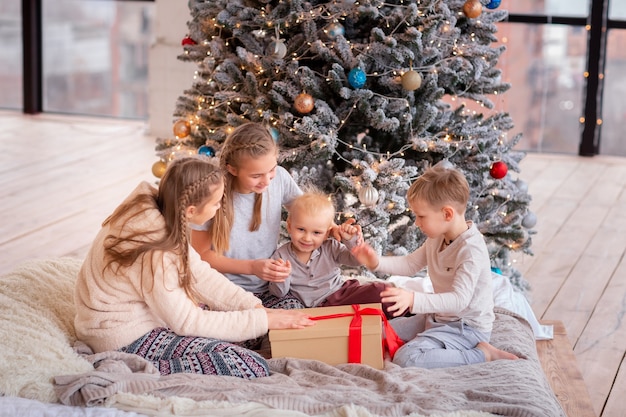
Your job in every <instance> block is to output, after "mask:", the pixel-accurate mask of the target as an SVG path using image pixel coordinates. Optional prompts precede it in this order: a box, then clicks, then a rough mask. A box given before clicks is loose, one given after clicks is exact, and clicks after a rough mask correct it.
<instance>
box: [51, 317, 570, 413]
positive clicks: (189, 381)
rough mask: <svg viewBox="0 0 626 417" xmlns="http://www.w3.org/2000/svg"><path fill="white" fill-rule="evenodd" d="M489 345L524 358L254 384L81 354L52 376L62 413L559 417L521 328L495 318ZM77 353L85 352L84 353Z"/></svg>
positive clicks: (296, 369) (292, 371) (282, 367)
mask: <svg viewBox="0 0 626 417" xmlns="http://www.w3.org/2000/svg"><path fill="white" fill-rule="evenodd" d="M492 343H493V344H494V345H495V346H497V347H499V348H500V349H504V350H507V351H509V352H513V353H515V354H517V355H518V356H520V357H522V358H524V359H521V360H516V361H507V360H502V361H494V362H489V363H483V364H477V365H469V366H461V367H456V368H446V369H435V370H428V369H418V368H401V367H398V366H396V365H394V364H393V363H391V362H388V361H386V363H385V369H383V370H375V369H372V368H370V367H368V366H362V365H355V364H346V365H339V366H329V365H326V364H324V363H321V362H318V361H311V360H302V359H288V358H287V359H271V360H270V361H269V363H270V369H271V371H272V375H271V376H269V377H266V378H260V379H256V380H243V379H239V378H234V377H224V376H209V375H195V374H174V375H167V376H160V375H159V374H158V372H157V371H156V369H155V368H154V367H153V366H152V365H151V364H150V363H148V362H147V361H144V360H143V359H141V358H139V357H137V356H134V355H129V354H124V353H120V352H104V353H100V354H95V355H94V354H91V353H90V352H88V351H84V350H83V351H82V352H80V353H81V354H82V355H83V356H84V357H85V358H86V359H87V360H89V361H90V362H92V363H93V365H94V370H93V371H92V372H88V373H84V374H79V375H66V376H58V377H56V378H55V390H56V392H57V394H58V396H59V399H60V400H61V402H62V403H64V404H68V405H87V406H93V405H102V404H105V402H106V401H107V399H108V398H110V397H112V396H114V395H115V394H117V393H122V392H123V393H129V394H141V395H144V394H146V395H149V396H152V397H157V398H169V397H172V396H175V397H182V398H188V399H191V400H194V401H206V400H213V401H227V402H228V403H231V404H241V403H247V402H255V403H260V404H263V405H264V406H267V407H271V408H275V409H281V410H293V411H294V412H296V411H297V412H300V413H306V414H310V415H314V414H322V413H326V412H329V411H331V410H335V409H337V408H338V407H341V406H343V405H345V404H353V405H355V406H358V407H362V408H364V409H365V410H367V411H368V412H369V413H370V414H371V415H377V416H406V415H409V414H412V413H419V414H423V415H431V414H443V413H449V412H453V411H457V410H476V411H482V412H489V413H493V414H498V415H505V416H513V417H518V416H519V417H526V416H528V417H531V416H532V417H546V416H550V417H565V414H564V412H563V410H562V408H561V407H560V405H559V403H558V401H557V399H556V397H555V396H554V394H553V392H552V390H551V389H550V386H549V384H548V382H547V380H546V378H545V376H544V374H543V371H542V369H541V365H540V363H539V361H538V358H537V351H536V348H535V340H534V336H533V333H532V331H531V329H530V327H529V326H528V324H527V323H526V322H525V321H523V319H520V318H519V317H516V316H515V315H513V314H512V313H509V312H506V311H504V310H499V311H498V312H497V314H496V322H495V325H494V331H493V335H492ZM83 349H84V346H83Z"/></svg>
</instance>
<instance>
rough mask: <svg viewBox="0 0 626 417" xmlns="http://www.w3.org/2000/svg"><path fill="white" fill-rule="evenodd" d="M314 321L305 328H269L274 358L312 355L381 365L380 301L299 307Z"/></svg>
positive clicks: (326, 359)
mask: <svg viewBox="0 0 626 417" xmlns="http://www.w3.org/2000/svg"><path fill="white" fill-rule="evenodd" d="M302 311H304V312H306V313H308V314H309V315H310V316H311V318H313V319H314V320H316V321H317V323H315V325H314V326H310V327H307V328H304V329H285V330H270V332H269V338H270V344H271V348H272V357H273V358H282V357H291V358H301V359H315V360H318V361H322V362H326V363H327V364H329V365H338V364H341V363H362V364H365V365H369V366H371V367H373V368H376V369H382V368H383V355H384V351H383V319H384V314H382V310H381V305H380V304H360V305H346V306H336V307H317V308H307V309H304V310H302Z"/></svg>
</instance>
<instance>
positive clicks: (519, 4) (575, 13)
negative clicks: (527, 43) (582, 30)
mask: <svg viewBox="0 0 626 417" xmlns="http://www.w3.org/2000/svg"><path fill="white" fill-rule="evenodd" d="M613 1H621V0H613ZM590 4H591V2H590V0H514V1H509V2H503V3H502V6H500V7H504V8H506V9H507V10H508V11H509V12H510V13H513V14H514V13H520V14H540V15H549V16H568V17H585V16H587V15H588V14H589V7H590Z"/></svg>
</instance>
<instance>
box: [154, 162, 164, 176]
mask: <svg viewBox="0 0 626 417" xmlns="http://www.w3.org/2000/svg"><path fill="white" fill-rule="evenodd" d="M166 169H167V164H166V163H165V162H163V161H156V162H155V163H154V164H152V175H154V176H155V177H157V178H161V177H162V176H163V174H165V170H166Z"/></svg>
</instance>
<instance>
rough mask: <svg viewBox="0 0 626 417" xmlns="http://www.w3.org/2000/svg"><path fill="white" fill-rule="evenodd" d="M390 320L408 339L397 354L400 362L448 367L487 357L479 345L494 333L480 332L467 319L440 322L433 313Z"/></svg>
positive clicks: (400, 335) (395, 357)
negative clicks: (465, 321) (464, 320)
mask: <svg viewBox="0 0 626 417" xmlns="http://www.w3.org/2000/svg"><path fill="white" fill-rule="evenodd" d="M390 323H391V326H392V327H393V329H394V330H395V331H396V333H397V334H398V336H399V337H400V338H401V339H402V340H406V341H407V343H405V344H404V345H403V346H402V347H401V348H400V349H398V351H397V352H396V354H395V356H394V358H393V363H395V364H397V365H400V366H402V367H409V366H413V367H419V368H446V367H450V366H459V365H469V364H472V363H481V362H484V361H485V354H484V353H483V352H482V351H481V350H480V349H478V348H477V347H476V345H477V344H478V342H489V338H490V337H491V333H483V332H479V331H478V330H475V329H473V328H472V327H470V326H468V325H467V324H465V323H463V321H456V322H451V323H437V322H435V321H434V319H433V316H432V315H430V314H429V315H415V316H411V317H399V318H397V319H393V320H390Z"/></svg>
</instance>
